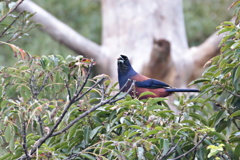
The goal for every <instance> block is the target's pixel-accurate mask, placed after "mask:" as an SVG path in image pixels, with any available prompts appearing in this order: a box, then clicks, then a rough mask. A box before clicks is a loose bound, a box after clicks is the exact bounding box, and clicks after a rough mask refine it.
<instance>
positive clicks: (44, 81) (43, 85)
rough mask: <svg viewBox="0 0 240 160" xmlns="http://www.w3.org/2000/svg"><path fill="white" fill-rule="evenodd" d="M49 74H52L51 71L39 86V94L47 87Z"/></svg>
mask: <svg viewBox="0 0 240 160" xmlns="http://www.w3.org/2000/svg"><path fill="white" fill-rule="evenodd" d="M49 74H50V73H48V74H47V75H46V76H45V77H44V80H43V83H42V86H41V87H40V88H39V90H38V93H37V94H39V93H40V92H41V91H42V90H43V88H44V87H45V85H46V83H47V81H48V78H49Z"/></svg>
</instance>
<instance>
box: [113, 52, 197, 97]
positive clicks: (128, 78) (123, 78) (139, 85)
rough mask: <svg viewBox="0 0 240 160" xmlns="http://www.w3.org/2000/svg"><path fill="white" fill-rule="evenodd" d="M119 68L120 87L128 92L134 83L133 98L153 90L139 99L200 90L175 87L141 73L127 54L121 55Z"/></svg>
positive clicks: (118, 61) (131, 93)
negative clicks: (136, 69)
mask: <svg viewBox="0 0 240 160" xmlns="http://www.w3.org/2000/svg"><path fill="white" fill-rule="evenodd" d="M117 69H118V82H119V87H120V89H122V91H123V92H127V91H128V90H129V88H130V87H131V84H132V83H134V87H133V88H132V90H131V91H130V92H129V94H130V95H131V96H132V97H133V98H134V97H139V96H140V95H141V94H142V93H144V92H152V93H153V94H147V95H143V96H141V97H139V99H148V98H155V97H167V96H169V95H171V94H172V93H174V92H199V90H198V89H179V88H173V87H171V86H169V85H168V84H166V83H164V82H162V81H159V80H156V79H152V78H149V77H146V76H144V75H142V74H139V73H137V72H136V71H135V70H134V69H133V68H132V65H131V63H130V61H129V59H128V57H127V56H125V55H120V57H119V58H118V59H117ZM123 87H124V88H123Z"/></svg>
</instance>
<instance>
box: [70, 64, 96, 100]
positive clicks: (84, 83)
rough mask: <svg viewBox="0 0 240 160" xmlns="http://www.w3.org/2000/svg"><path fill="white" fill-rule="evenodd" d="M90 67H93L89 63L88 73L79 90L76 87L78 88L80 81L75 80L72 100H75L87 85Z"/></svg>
mask: <svg viewBox="0 0 240 160" xmlns="http://www.w3.org/2000/svg"><path fill="white" fill-rule="evenodd" d="M92 67H93V64H92V63H91V64H90V66H89V68H88V73H87V76H86V79H85V80H84V82H83V85H82V86H81V88H80V89H79V90H78V87H79V85H80V80H79V79H78V80H77V87H76V92H75V94H74V97H73V99H76V98H77V97H78V96H79V94H80V93H81V92H82V90H83V88H84V86H85V85H86V84H87V81H88V79H89V76H90V73H91V70H92ZM76 101H77V100H76Z"/></svg>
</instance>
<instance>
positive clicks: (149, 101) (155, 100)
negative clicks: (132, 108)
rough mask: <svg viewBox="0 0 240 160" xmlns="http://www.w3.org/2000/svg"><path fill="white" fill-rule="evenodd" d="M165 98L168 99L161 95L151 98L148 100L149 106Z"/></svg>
mask: <svg viewBox="0 0 240 160" xmlns="http://www.w3.org/2000/svg"><path fill="white" fill-rule="evenodd" d="M164 100H167V98H161V97H159V98H149V99H148V101H147V104H148V106H153V105H155V104H156V103H158V102H161V101H164Z"/></svg>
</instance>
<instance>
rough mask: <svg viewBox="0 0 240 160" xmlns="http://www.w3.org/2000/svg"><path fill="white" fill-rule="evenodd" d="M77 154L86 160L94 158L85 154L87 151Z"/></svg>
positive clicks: (94, 159) (93, 159)
mask: <svg viewBox="0 0 240 160" xmlns="http://www.w3.org/2000/svg"><path fill="white" fill-rule="evenodd" d="M79 155H80V156H81V157H84V158H87V159H88V160H96V158H95V157H93V156H92V155H90V154H87V153H80V154H79Z"/></svg>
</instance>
